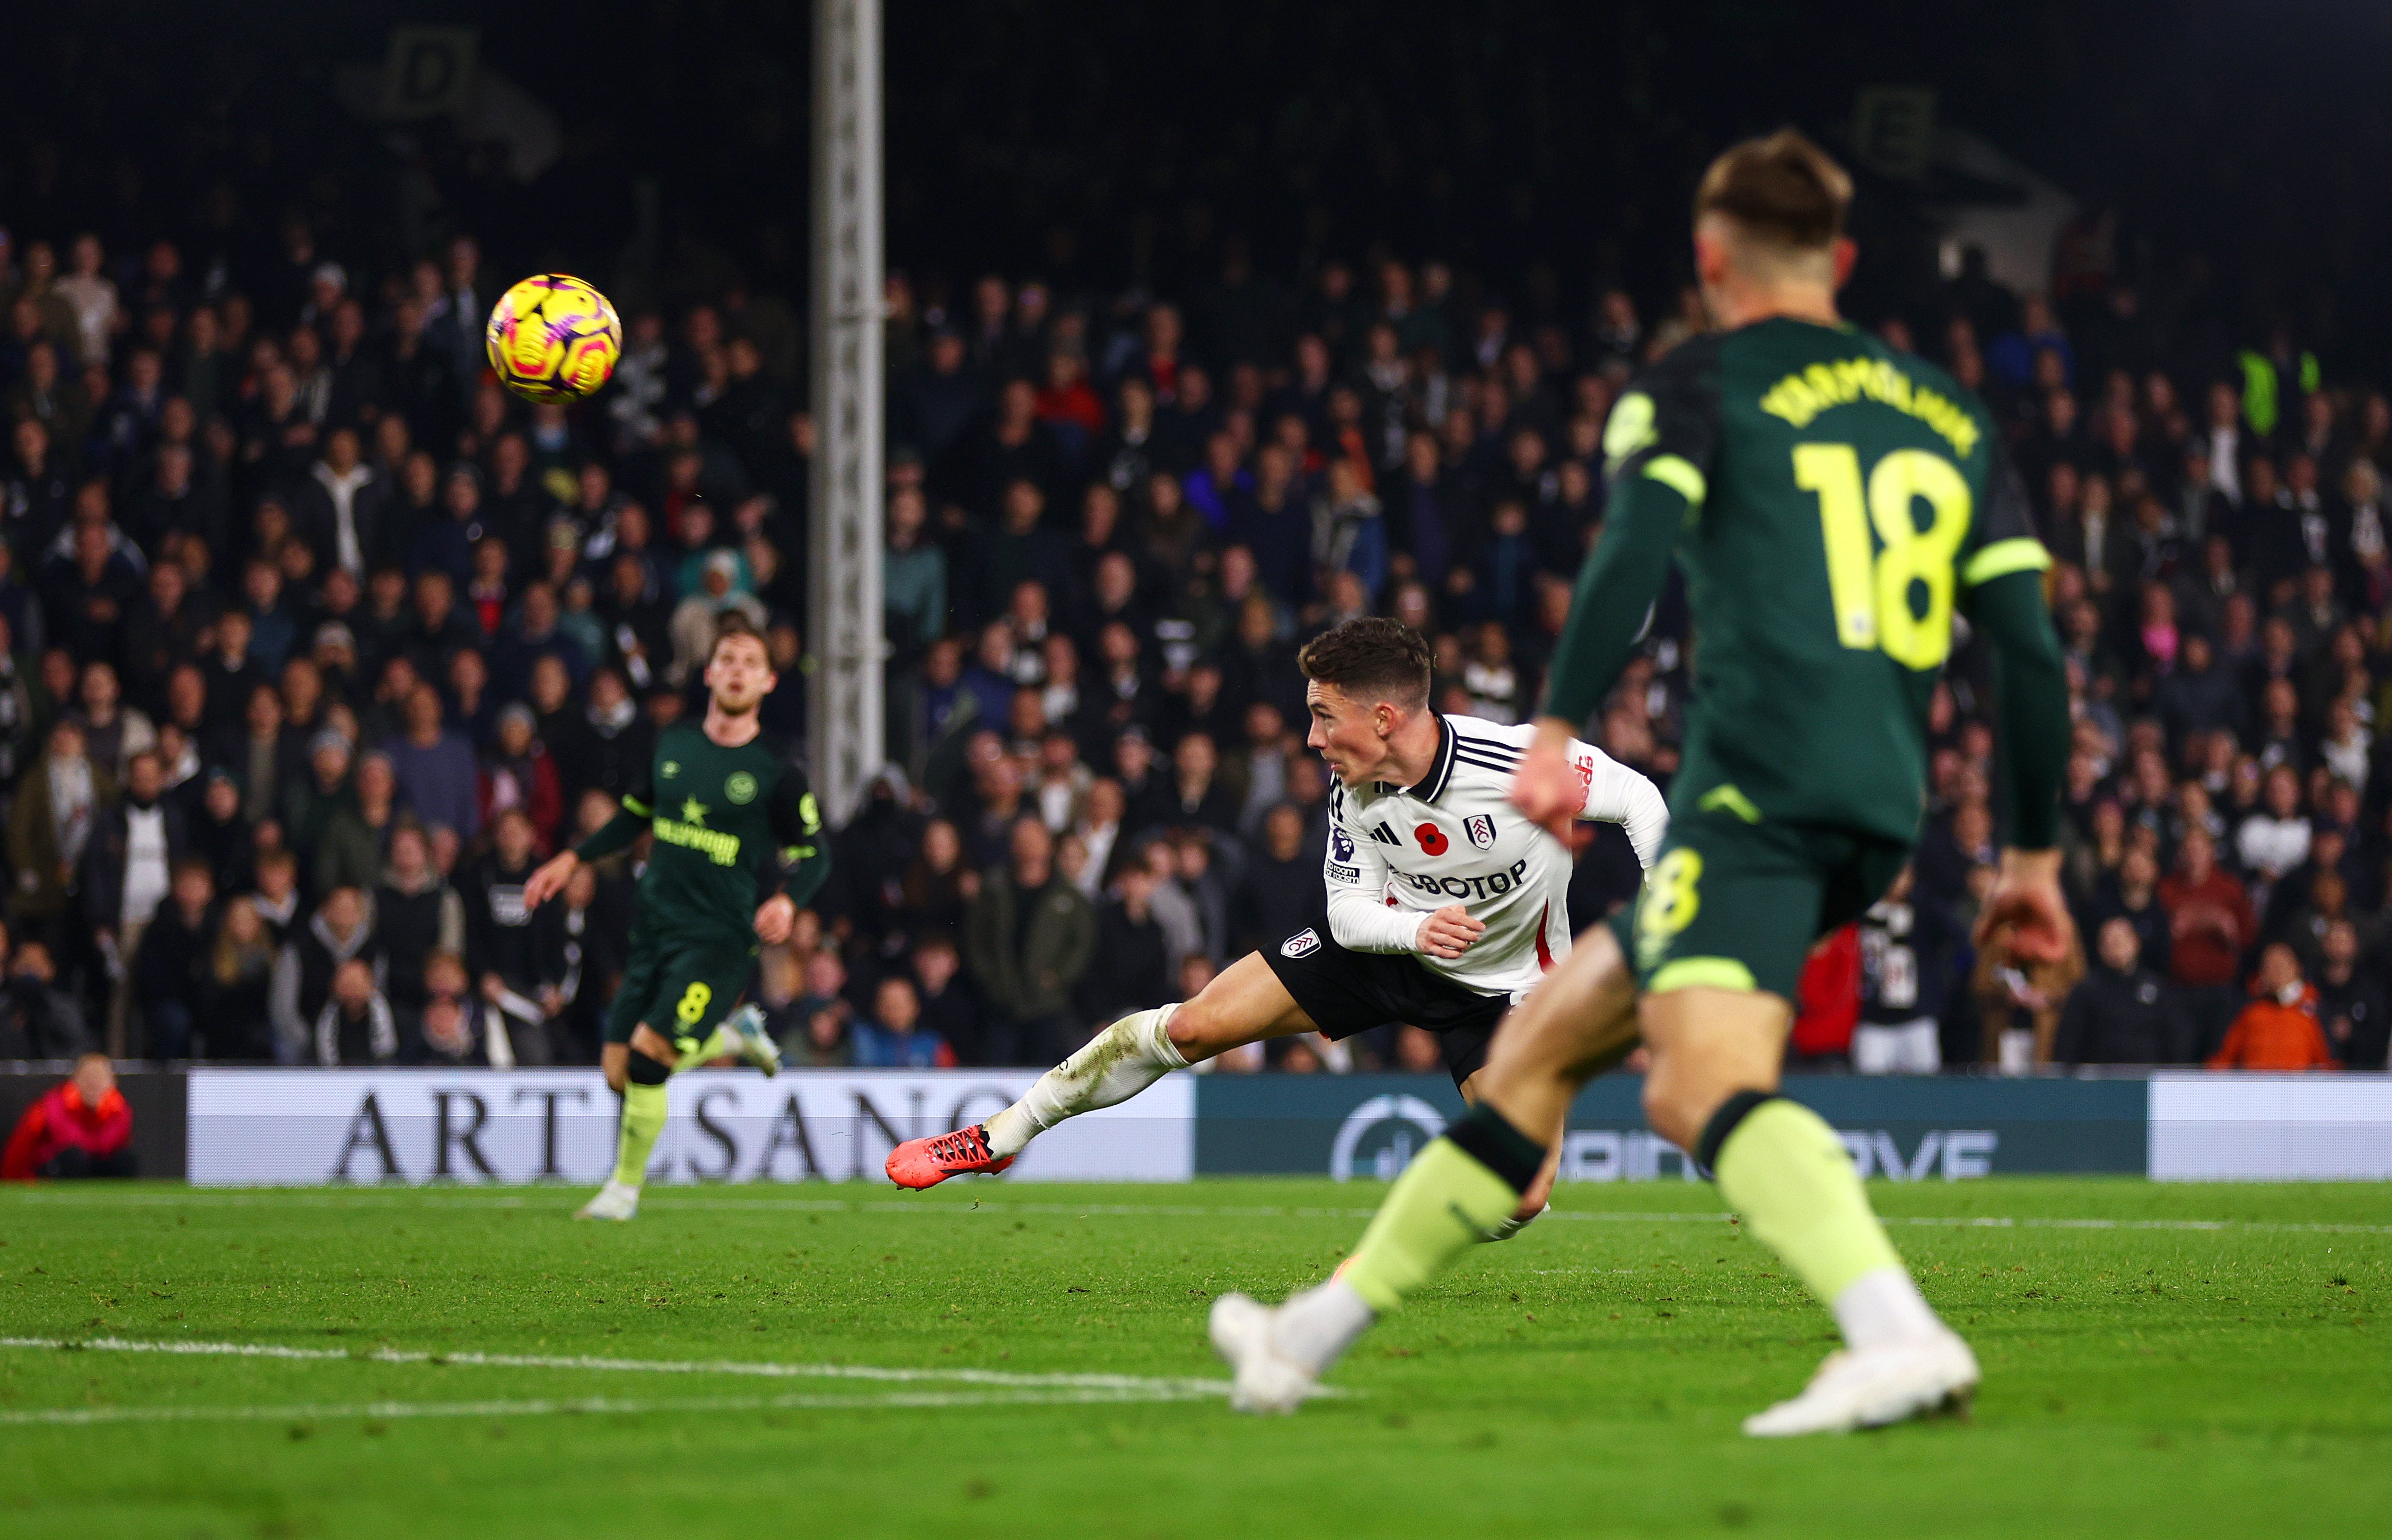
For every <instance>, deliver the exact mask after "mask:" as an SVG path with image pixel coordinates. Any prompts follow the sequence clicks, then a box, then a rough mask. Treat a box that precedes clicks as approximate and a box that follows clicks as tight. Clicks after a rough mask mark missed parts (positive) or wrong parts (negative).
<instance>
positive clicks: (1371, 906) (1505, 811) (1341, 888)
mask: <svg viewBox="0 0 2392 1540" xmlns="http://www.w3.org/2000/svg"><path fill="white" fill-rule="evenodd" d="M1437 731H1438V743H1437V753H1436V765H1435V766H1434V768H1432V769H1431V770H1429V772H1428V775H1427V777H1426V778H1425V779H1424V780H1423V781H1421V782H1420V783H1418V784H1417V785H1411V786H1395V785H1389V784H1388V783H1385V782H1376V783H1372V784H1371V785H1369V786H1365V787H1362V788H1360V789H1349V788H1347V787H1346V786H1345V785H1344V784H1342V783H1338V782H1336V781H1335V780H1334V779H1333V778H1332V781H1331V783H1330V791H1329V859H1328V861H1327V863H1326V866H1325V869H1324V873H1323V875H1324V877H1325V878H1326V880H1327V883H1328V886H1329V928H1330V933H1331V934H1332V935H1333V936H1335V937H1336V938H1337V941H1338V944H1339V945H1341V946H1344V947H1346V948H1348V949H1350V950H1352V951H1410V952H1414V953H1415V954H1418V955H1419V956H1420V963H1421V965H1422V966H1423V967H1424V968H1428V969H1430V970H1432V971H1433V972H1436V973H1438V974H1442V975H1443V976H1445V977H1448V978H1450V979H1452V980H1453V981H1454V982H1455V983H1457V984H1460V985H1462V987H1463V988H1464V989H1468V990H1475V991H1476V992H1478V993H1480V994H1489V995H1496V994H1501V995H1509V996H1511V997H1512V998H1513V999H1514V1000H1516V999H1518V998H1519V997H1520V996H1522V995H1524V994H1526V993H1527V991H1528V990H1529V989H1530V987H1532V986H1533V985H1534V984H1535V983H1536V982H1537V980H1538V979H1540V978H1541V977H1544V975H1545V973H1546V972H1547V971H1548V970H1549V969H1551V968H1552V967H1553V964H1556V963H1558V962H1560V961H1561V959H1562V958H1563V957H1565V956H1566V955H1567V954H1568V952H1569V947H1570V926H1569V904H1568V902H1567V897H1566V896H1567V893H1568V889H1569V879H1570V854H1569V851H1568V850H1566V849H1565V848H1563V847H1562V844H1561V842H1560V841H1558V840H1556V839H1554V838H1553V836H1552V835H1549V834H1547V833H1545V832H1544V831H1543V830H1542V829H1540V828H1539V827H1537V826H1536V825H1535V824H1533V823H1531V822H1528V821H1527V819H1525V818H1523V817H1522V816H1521V815H1520V813H1519V810H1518V809H1515V808H1514V807H1513V806H1512V803H1511V795H1512V772H1513V771H1514V770H1516V769H1517V768H1518V767H1519V763H1520V759H1521V756H1522V755H1523V753H1524V752H1525V751H1526V750H1527V746H1528V744H1529V743H1530V742H1532V741H1533V740H1534V739H1535V737H1536V735H1537V730H1536V727H1535V725H1534V724H1533V723H1523V724H1521V725H1519V726H1516V727H1512V726H1506V725H1504V724H1502V723H1500V722H1490V721H1487V720H1485V719H1484V718H1477V717H1447V716H1443V715H1439V717H1438V718H1437ZM1569 754H1570V763H1571V764H1572V765H1574V766H1576V767H1577V769H1578V778H1579V785H1580V786H1582V787H1584V788H1585V791H1586V797H1585V801H1584V802H1583V804H1582V805H1581V806H1580V808H1579V815H1578V816H1579V817H1580V818H1591V819H1602V820H1604V821H1605V822H1614V823H1618V824H1621V825H1623V826H1624V827H1625V828H1626V830H1627V834H1628V838H1629V840H1630V842H1631V844H1633V845H1634V846H1635V848H1636V860H1637V861H1638V862H1639V864H1641V865H1644V866H1645V867H1647V868H1650V867H1651V865H1652V864H1653V858H1654V856H1655V855H1656V854H1657V853H1658V851H1659V850H1660V848H1661V837H1662V835H1664V834H1666V833H1667V832H1668V830H1669V823H1670V811H1669V807H1668V804H1667V803H1665V802H1664V801H1663V800H1662V797H1661V793H1660V790H1659V788H1658V787H1657V786H1655V785H1654V784H1653V783H1652V782H1650V781H1648V780H1646V779H1645V778H1644V776H1642V775H1639V774H1637V773H1636V772H1635V771H1634V770H1630V769H1629V768H1628V767H1627V766H1625V765H1622V764H1620V763H1619V762H1618V760H1616V759H1613V758H1612V757H1610V756H1609V755H1607V754H1605V753H1604V752H1603V751H1602V750H1601V749H1599V748H1596V747H1595V746H1594V745H1593V744H1582V743H1579V742H1577V741H1575V740H1573V741H1572V742H1571V744H1570V748H1569ZM1457 903H1458V904H1461V905H1462V906H1463V907H1464V908H1465V909H1467V910H1468V911H1469V912H1470V916H1471V918H1473V919H1475V920H1477V921H1479V922H1480V923H1482V924H1484V925H1486V926H1487V929H1486V932H1485V934H1483V935H1481V936H1480V937H1479V938H1478V939H1477V940H1476V941H1475V942H1473V943H1472V944H1471V947H1470V950H1469V951H1465V952H1463V953H1462V955H1461V956H1460V957H1456V958H1451V959H1447V958H1441V957H1431V956H1428V955H1426V954H1423V953H1420V952H1419V948H1418V944H1417V938H1418V933H1419V929H1420V922H1421V917H1422V916H1423V915H1425V914H1428V913H1430V912H1434V911H1436V910H1439V909H1443V908H1444V907H1446V906H1447V905H1448V904H1457Z"/></svg>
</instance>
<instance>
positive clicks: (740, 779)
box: [722, 770, 756, 807]
mask: <svg viewBox="0 0 2392 1540" xmlns="http://www.w3.org/2000/svg"><path fill="white" fill-rule="evenodd" d="M722 795H723V796H727V797H729V798H730V799H731V800H732V801H734V802H736V803H738V804H739V805H740V806H742V807H745V806H747V804H748V803H750V802H753V801H755V800H756V778H755V777H754V776H752V775H750V774H748V773H747V771H746V770H733V771H732V772H731V779H730V780H728V781H725V782H724V783H722Z"/></svg>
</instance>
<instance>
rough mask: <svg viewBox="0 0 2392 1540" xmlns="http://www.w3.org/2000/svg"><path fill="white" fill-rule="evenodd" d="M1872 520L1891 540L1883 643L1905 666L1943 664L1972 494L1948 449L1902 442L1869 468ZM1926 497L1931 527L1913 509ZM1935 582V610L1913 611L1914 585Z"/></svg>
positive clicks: (1880, 597) (1881, 572)
mask: <svg viewBox="0 0 2392 1540" xmlns="http://www.w3.org/2000/svg"><path fill="white" fill-rule="evenodd" d="M1868 500H1869V522H1870V523H1872V524H1876V525H1877V537H1878V539H1880V540H1882V541H1884V542H1885V554H1884V555H1883V556H1882V557H1880V558H1878V564H1877V608H1878V616H1879V617H1880V619H1879V626H1878V628H1879V630H1880V631H1882V632H1883V633H1884V641H1883V642H1882V643H1881V645H1882V646H1883V647H1884V648H1885V651H1886V654H1887V655H1888V656H1889V657H1891V658H1892V659H1893V661H1894V662H1896V663H1898V664H1901V665H1902V666H1904V667H1905V668H1933V667H1937V666H1940V665H1941V664H1942V663H1943V659H1944V658H1945V657H1946V656H1947V655H1949V654H1950V653H1951V651H1952V584H1953V572H1952V559H1953V558H1954V557H1955V556H1956V555H1958V554H1959V550H1960V537H1962V536H1964V535H1966V534H1967V533H1968V532H1969V507H1970V504H1971V501H1972V499H1971V498H1969V484H1968V483H1967V482H1965V481H1963V480H1961V479H1960V472H1959V470H1958V468H1957V467H1956V466H1955V465H1954V464H1953V463H1952V462H1951V461H1950V460H1948V459H1944V458H1943V456H1941V455H1934V454H1930V453H1928V452H1927V451H1926V450H1924V449H1896V450H1895V451H1894V452H1893V453H1891V454H1890V455H1888V456H1886V457H1885V458H1884V459H1881V460H1878V462H1877V469H1876V470H1874V471H1871V472H1869V499H1868ZM1914 501H1923V502H1925V503H1926V504H1927V506H1928V509H1929V510H1930V513H1931V515H1932V516H1931V518H1930V521H1929V523H1928V525H1927V527H1926V528H1925V529H1921V528H1919V527H1918V522H1917V519H1915V518H1913V517H1912V515H1911V511H1910V509H1911V504H1912V503H1913V502H1914ZM1914 581H1916V582H1921V583H1924V584H1926V585H1927V613H1926V614H1925V615H1912V614H1911V611H1910V585H1911V584H1912V583H1913V582H1914Z"/></svg>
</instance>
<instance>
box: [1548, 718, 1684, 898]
mask: <svg viewBox="0 0 2392 1540" xmlns="http://www.w3.org/2000/svg"><path fill="white" fill-rule="evenodd" d="M1566 752H1567V753H1568V755H1569V765H1570V774H1571V779H1572V780H1574V781H1576V782H1577V783H1579V785H1581V786H1582V787H1584V788H1585V799H1584V801H1583V802H1581V803H1580V804H1579V809H1578V811H1577V812H1576V814H1574V815H1573V816H1575V817H1578V818H1584V819H1593V820H1596V821H1599V822H1605V823H1617V824H1618V825H1619V826H1620V828H1621V829H1623V830H1625V831H1626V832H1627V835H1628V843H1629V844H1631V845H1632V846H1634V847H1635V848H1636V861H1637V864H1638V865H1640V866H1642V867H1644V870H1646V871H1647V872H1650V871H1651V870H1653V861H1654V858H1656V857H1657V856H1658V855H1660V853H1661V838H1662V836H1663V835H1667V834H1668V833H1669V832H1670V804H1669V802H1668V801H1667V800H1666V799H1664V798H1663V796H1661V788H1660V787H1658V786H1657V785H1655V784H1653V783H1652V782H1651V781H1649V780H1647V779H1645V778H1644V776H1642V775H1640V774H1638V773H1637V772H1636V771H1634V770H1630V769H1629V768H1628V767H1627V766H1626V765H1623V764H1621V763H1620V762H1619V761H1618V760H1617V759H1614V758H1613V757H1611V756H1609V755H1608V754H1605V753H1604V752H1603V750H1601V749H1599V748H1597V747H1595V746H1594V745H1593V744H1587V743H1580V742H1579V741H1578V740H1577V739H1575V738H1574V739H1572V740H1570V744H1569V747H1568V749H1567V751H1566Z"/></svg>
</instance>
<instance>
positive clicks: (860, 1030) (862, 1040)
mask: <svg viewBox="0 0 2392 1540" xmlns="http://www.w3.org/2000/svg"><path fill="white" fill-rule="evenodd" d="M854 1039H855V1060H854V1062H855V1065H856V1067H857V1068H864V1069H944V1068H952V1067H953V1066H954V1064H955V1050H954V1049H952V1048H950V1047H948V1046H947V1044H946V1042H944V1041H943V1040H942V1039H941V1038H940V1037H939V1035H938V1034H937V1033H936V1032H932V1031H928V1030H925V1029H923V1026H922V1003H921V1001H920V999H919V998H917V997H916V994H915V992H914V981H913V980H912V979H910V978H907V977H905V976H904V975H903V974H890V976H889V977H885V978H883V979H882V980H881V981H880V984H879V987H878V988H877V989H876V990H873V994H872V1014H871V1015H870V1016H867V1017H865V1018H864V1020H862V1021H859V1022H857V1023H856V1024H855V1028H854Z"/></svg>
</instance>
